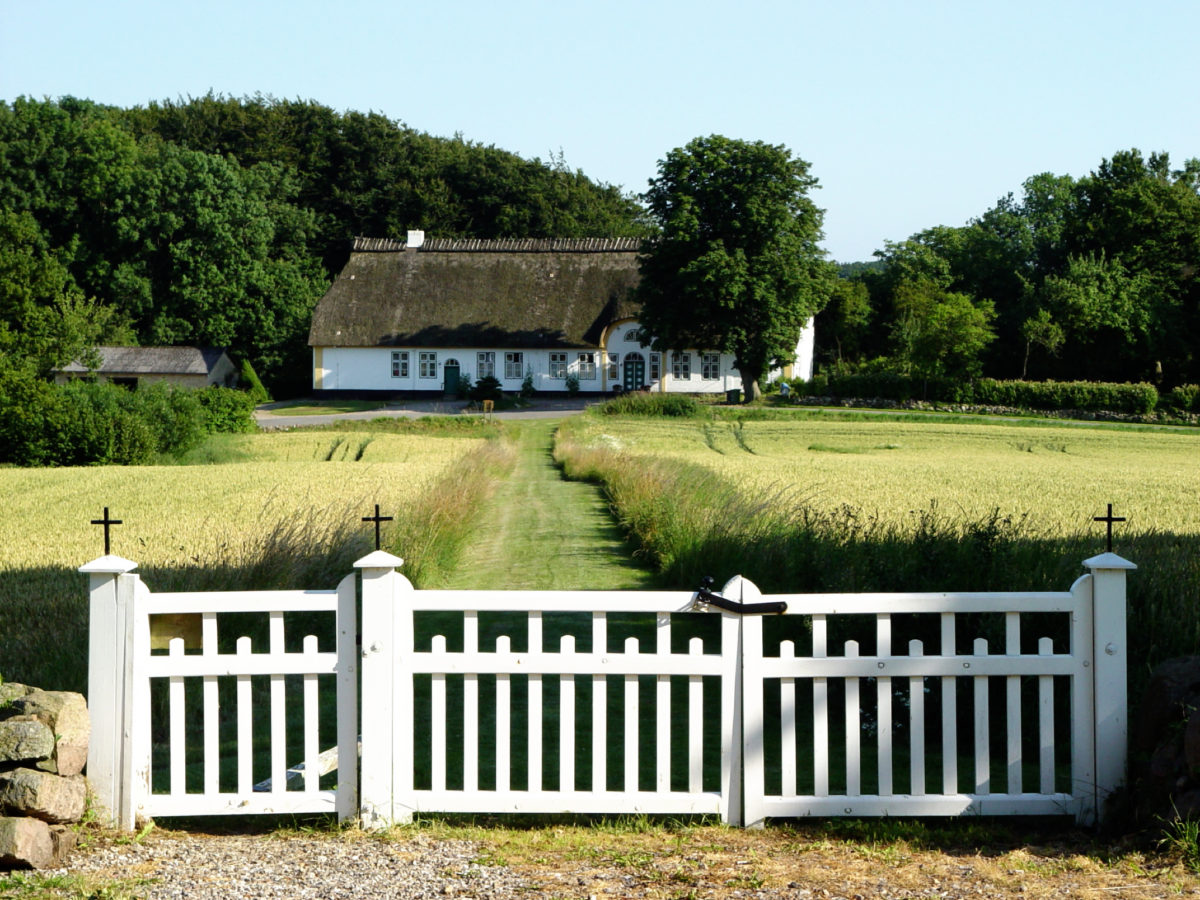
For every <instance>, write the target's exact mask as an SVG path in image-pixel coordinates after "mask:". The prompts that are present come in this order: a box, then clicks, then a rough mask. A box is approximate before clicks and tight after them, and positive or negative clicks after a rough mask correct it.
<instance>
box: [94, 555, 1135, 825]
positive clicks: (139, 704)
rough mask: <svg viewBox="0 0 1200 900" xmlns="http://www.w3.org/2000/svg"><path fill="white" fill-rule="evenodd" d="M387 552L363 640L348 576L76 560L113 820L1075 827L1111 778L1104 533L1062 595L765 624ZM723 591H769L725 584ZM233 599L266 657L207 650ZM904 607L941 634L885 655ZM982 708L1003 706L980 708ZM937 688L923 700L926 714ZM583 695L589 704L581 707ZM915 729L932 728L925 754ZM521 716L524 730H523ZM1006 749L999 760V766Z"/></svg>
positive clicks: (991, 596) (364, 580)
mask: <svg viewBox="0 0 1200 900" xmlns="http://www.w3.org/2000/svg"><path fill="white" fill-rule="evenodd" d="M400 564H401V561H400V560H399V559H398V558H397V557H394V556H392V555H390V554H387V553H384V552H380V551H376V552H375V553H372V554H370V555H368V556H367V557H365V558H363V559H361V560H359V561H358V563H356V564H355V565H356V567H357V568H358V569H359V570H361V610H362V618H361V634H362V646H361V650H360V649H359V647H358V646H356V642H355V601H356V591H355V579H354V577H353V576H350V577H347V578H346V579H344V580H343V581H342V583H341V584H340V585H339V587H338V588H337V589H336V590H335V591H290V592H235V593H225V594H215V595H214V594H154V595H151V594H150V592H149V591H148V590H147V589H146V587H145V585H143V584H142V583H141V581H140V579H139V578H138V577H137V576H136V575H133V574H131V570H132V569H133V568H134V564H133V563H131V562H129V561H128V560H122V559H120V558H119V557H112V556H106V557H103V558H101V559H99V560H96V561H95V562H93V563H90V564H88V565H87V566H84V567H83V569H82V570H81V571H84V572H88V573H89V574H90V575H91V623H92V624H91V637H90V647H89V652H90V662H89V704H90V709H91V713H92V719H93V723H94V724H93V737H92V747H91V752H90V754H89V763H88V771H89V775H90V777H91V779H92V783H93V785H94V786H95V788H96V790H97V794H98V798H99V801H100V803H101V805H102V806H104V807H105V808H107V809H109V810H110V811H111V813H112V816H113V820H114V822H115V823H116V824H119V825H121V826H122V827H126V828H130V827H133V823H134V822H135V821H136V820H137V819H138V818H140V817H146V816H154V815H159V816H167V815H185V814H186V815H200V814H204V815H210V814H214V813H256V812H309V811H313V812H319V811H327V812H336V813H337V814H338V815H339V817H342V818H348V817H352V816H354V815H355V814H357V815H359V816H360V818H361V820H362V821H363V823H364V824H366V825H369V826H377V825H385V824H388V823H393V822H404V821H408V820H410V819H411V818H412V816H413V815H414V814H415V813H419V812H478V813H538V814H547V813H559V812H572V813H601V814H604V813H608V814H628V813H647V814H675V815H680V814H711V815H718V816H720V817H721V818H722V819H723V820H724V821H727V822H730V823H734V824H755V823H757V822H761V821H762V820H763V819H765V818H768V817H781V816H786V817H794V816H817V815H819V816H833V815H854V816H873V815H888V816H897V815H922V816H925V815H961V814H964V813H977V814H1069V815H1074V816H1075V817H1076V818H1078V819H1079V820H1081V821H1092V820H1094V819H1095V818H1096V817H1097V816H1101V815H1103V801H1104V799H1105V797H1106V796H1107V795H1108V793H1110V792H1111V791H1112V790H1115V789H1116V788H1117V787H1118V786H1119V785H1120V784H1121V782H1122V781H1123V780H1124V774H1125V748H1126V743H1127V733H1126V732H1127V724H1126V715H1127V713H1126V687H1125V684H1126V655H1125V576H1126V572H1127V571H1128V570H1130V569H1133V568H1134V566H1133V564H1132V563H1128V562H1126V561H1125V560H1123V559H1121V558H1120V557H1117V556H1114V555H1113V554H1111V553H1108V554H1104V555H1102V556H1099V557H1096V558H1094V559H1089V560H1087V561H1085V563H1084V565H1085V566H1086V567H1087V568H1088V570H1089V574H1086V575H1084V576H1082V577H1081V578H1079V579H1078V580H1077V581H1076V582H1075V584H1074V585H1073V586H1072V587H1071V589H1070V590H1069V591H1064V592H1038V593H995V592H990V593H989V592H981V593H936V594H934V593H930V594H857V595H845V594H828V595H776V596H774V597H772V598H770V599H772V600H782V601H784V602H786V604H787V612H786V613H785V614H784V615H782V616H778V617H776V616H772V617H761V616H740V615H739V614H737V613H734V612H727V611H717V610H713V609H710V608H706V607H703V606H702V607H700V609H701V610H702V611H701V612H697V606H696V604H695V600H696V595H694V594H691V593H686V592H638V591H624V592H603V591H417V590H414V589H413V587H412V585H411V584H410V583H409V582H408V580H407V579H405V578H404V577H403V576H402V575H401V574H400V573H399V572H397V571H396V569H397V567H398V566H399V565H400ZM724 595H725V596H726V597H727V598H732V599H735V600H741V601H745V602H755V601H757V600H759V599H760V595H759V592H758V590H757V588H755V586H754V585H753V584H751V583H750V582H748V581H745V580H743V579H741V578H735V579H733V580H732V581H731V582H730V583H728V584H727V585H726V586H725V588H724ZM318 610H321V611H333V612H335V613H336V623H337V624H336V629H337V636H336V652H318V649H317V643H316V639H315V638H311V637H310V638H307V639H306V640H305V642H304V646H303V648H302V649H301V651H300V652H292V653H287V652H284V650H285V648H284V643H285V641H284V633H283V622H284V619H283V616H284V613H285V612H288V611H318ZM250 611H257V612H259V613H262V614H265V615H267V616H268V617H269V621H270V627H269V630H268V633H269V646H268V647H267V648H266V649H267V651H268V652H253V651H254V649H255V648H252V647H250V646H249V643H248V640H247V639H243V640H241V641H239V642H238V644H237V648H236V651H235V652H233V653H220V652H218V644H217V640H216V638H217V633H216V628H217V617H218V616H219V615H221V614H224V613H229V612H250ZM563 612H570V613H575V614H577V615H578V614H581V613H582V614H585V615H586V617H587V620H588V621H589V625H588V626H587V627H585V628H584V629H583V632H582V634H581V635H580V636H579V637H575V636H572V635H571V634H566V635H564V636H563V637H562V638H561V639H560V640H559V641H558V643H557V645H556V646H550V645H549V641H548V640H547V637H546V631H545V627H544V626H545V622H546V617H547V616H549V615H553V614H558V613H563ZM177 613H183V614H188V613H199V614H200V616H201V621H202V628H201V632H202V635H201V636H202V642H201V651H200V652H199V653H198V654H190V653H189V654H185V653H184V648H183V647H182V645H181V644H180V643H179V642H174V643H173V644H172V645H171V647H170V650H169V652H168V653H167V654H166V655H155V654H152V653H151V652H150V649H149V646H150V638H149V636H150V626H149V621H150V620H149V617H150V616H151V615H152V614H153V615H163V614H177ZM432 613H438V614H440V616H441V617H440V619H439V622H442V623H443V624H445V623H449V624H448V625H447V627H445V628H443V629H442V630H443V631H444V632H445V633H432V634H426V635H425V636H424V637H422V638H421V641H422V643H420V644H418V631H419V630H420V629H419V628H418V623H419V622H420V621H422V619H421V617H423V616H425V617H428V616H429V615H430V614H432ZM495 613H505V614H507V616H508V617H509V625H508V626H506V627H507V628H508V630H509V631H510V632H511V631H512V625H511V623H512V621H514V617H515V620H516V621H518V622H519V623H520V624H519V627H518V628H517V630H516V632H514V633H510V634H508V635H502V636H500V637H499V638H497V639H495V640H494V641H492V642H491V643H490V645H489V646H485V643H487V642H485V641H483V640H482V639H481V628H480V621H481V617H488V616H491V615H492V614H495ZM626 613H639V614H643V615H645V616H649V615H653V617H654V628H653V632H654V638H653V640H652V641H651V645H650V646H641V645H639V643H638V641H637V640H636V639H633V638H629V639H627V640H625V641H624V643H623V645H619V646H618V645H616V644H614V642H613V640H611V639H610V630H611V629H610V625H611V618H612V617H613V616H614V615H623V614H626ZM696 615H703V616H716V617H719V620H718V621H719V628H716V629H710V630H711V631H714V632H715V636H712V635H710V638H709V639H708V640H706V641H701V640H700V639H699V638H692V639H691V640H690V641H689V642H687V643H686V645H685V644H684V642H683V640H682V638H681V639H679V640H673V638H672V635H673V633H674V629H675V628H676V627H682V626H683V625H684V624H685V623H686V622H687V621H688V620H689V619H691V620H693V622H694V618H695V616H696ZM844 616H856V617H863V616H866V617H869V619H870V620H872V621H873V623H874V624H873V628H872V630H873V632H874V633H873V642H872V641H868V643H867V648H868V650H869V651H870V652H863V651H862V650H861V648H860V647H859V644H858V643H857V642H856V641H853V640H849V641H846V642H845V643H844V644H843V645H842V646H840V647H830V634H831V633H832V634H837V633H838V627H837V623H838V620H839V618H840V617H844ZM913 616H918V617H924V618H925V620H926V621H933V622H935V623H936V628H935V629H934V630H935V631H936V632H937V633H938V635H939V640H938V641H937V646H936V647H934V646H926V644H925V643H924V642H923V641H922V640H911V641H909V642H907V645H906V646H905V647H904V648H903V650H904V651H906V652H897V651H896V648H894V647H893V643H894V642H893V626H894V624H895V623H902V622H910V621H912V617H913ZM987 616H990V617H992V618H993V619H994V620H996V621H998V622H1000V623H1002V625H1001V627H1000V629H999V631H1000V632H1001V633H1002V634H1003V645H1004V646H1003V650H1002V652H995V650H996V649H997V648H992V647H990V646H989V645H988V643H987V641H986V639H984V638H983V637H982V636H979V635H971V636H970V637H968V638H967V640H969V641H970V643H969V650H968V649H967V646H968V645H966V644H963V646H961V647H960V642H961V640H962V638H963V637H964V636H965V635H964V634H963V632H965V631H967V630H968V629H969V627H970V626H969V623H974V622H976V621H977V620H978V619H979V618H980V617H987ZM1047 617H1059V620H1060V623H1065V624H1061V625H1060V627H1058V628H1057V634H1058V638H1059V641H1058V645H1056V644H1055V643H1053V642H1052V641H1051V640H1050V638H1049V637H1048V636H1046V635H1044V634H1041V633H1040V632H1039V629H1041V628H1042V627H1044V623H1045V622H1046V621H1047ZM789 621H795V622H797V623H798V624H799V625H801V626H803V627H801V628H800V629H799V630H797V629H795V628H793V629H792V632H793V633H799V634H803V635H805V641H806V642H807V643H808V644H809V645H810V646H807V647H806V648H798V647H797V644H796V641H795V640H794V639H783V640H781V639H779V637H778V634H776V636H775V637H774V638H772V637H771V636H770V634H769V632H770V630H771V628H775V627H776V626H783V625H787V623H788V622H789ZM785 630H786V629H785ZM926 630H927V631H928V630H929V629H926ZM425 631H428V628H426V629H425ZM993 633H996V632H995V629H993ZM1064 635H1066V637H1065V638H1064ZM1023 638H1024V639H1023ZM577 643H581V644H583V645H586V646H582V647H577V646H576V644H577ZM872 643H873V647H872V646H871V644H872ZM514 646H515V647H517V648H519V649H514ZM452 648H453V649H452ZM360 669H361V671H360ZM289 675H299V676H301V677H302V678H303V681H304V690H303V702H302V703H301V704H300V705H301V706H302V707H303V709H302V715H303V719H304V729H303V730H304V734H305V740H304V746H303V750H302V755H303V760H304V765H303V771H304V773H305V774H304V776H303V779H302V782H301V783H302V789H301V790H289V789H288V779H287V777H286V775H287V772H288V769H289V762H293V763H294V762H295V760H294V759H292V760H289V758H288V756H287V753H288V752H289V750H288V749H287V745H286V742H285V740H284V737H285V734H284V733H285V721H286V716H290V715H292V714H293V713H292V712H285V696H284V679H285V677H287V676H289ZM323 675H324V676H326V677H327V676H329V675H333V676H335V679H336V685H337V687H336V693H337V709H338V714H337V715H338V724H337V740H338V749H337V762H338V772H339V775H338V779H337V788H336V790H332V791H329V790H327V791H321V790H320V789H319V785H318V783H317V779H318V775H317V772H318V771H320V769H319V766H318V759H319V756H320V754H319V751H320V747H319V746H318V744H317V735H318V722H317V719H318V713H317V711H318V707H319V706H320V705H321V704H319V703H318V701H317V695H316V690H317V682H318V679H319V678H320V677H321V676H323ZM254 676H267V677H268V679H269V681H270V694H269V697H270V699H269V702H268V703H267V704H266V710H264V712H266V713H267V714H268V715H269V716H270V721H271V724H270V728H269V731H270V748H271V750H270V753H271V764H270V775H271V790H270V791H269V792H262V791H256V790H254V786H253V784H252V781H253V779H252V778H251V764H250V749H249V748H250V744H251V741H250V736H251V731H252V717H253V716H254V715H255V713H257V712H258V710H255V709H253V708H252V700H251V692H250V679H251V678H252V677H254ZM360 676H361V687H360V686H359V684H358V681H359V677H360ZM221 678H232V679H235V680H236V684H237V688H236V719H237V726H236V738H237V739H236V742H235V743H236V747H237V749H236V753H237V761H236V770H237V788H236V790H232V791H231V790H224V791H222V790H221V783H220V781H221V779H220V777H219V768H218V767H219V761H218V756H219V752H218V751H219V749H220V747H219V731H218V728H217V722H218V720H219V718H220V716H219V710H218V689H217V683H218V679H221ZM186 679H197V680H198V681H199V683H200V685H201V688H200V692H201V694H200V709H199V716H200V719H199V726H200V730H201V732H202V734H203V741H202V743H203V747H202V750H201V751H200V752H199V754H198V755H199V757H200V758H201V759H202V760H203V764H202V769H203V777H202V778H201V779H194V780H198V781H200V782H202V783H200V784H189V782H188V779H187V776H186V768H185V767H186V763H187V762H188V761H190V760H191V759H192V758H193V757H194V756H196V755H197V751H195V750H194V749H193V750H188V749H187V748H185V747H184V744H185V737H186V734H185V733H186V731H187V728H186V724H187V720H188V719H189V718H190V717H191V716H192V715H193V714H194V713H193V711H192V710H189V709H187V708H186V707H185V693H186V692H185V688H184V685H185V681H186ZM156 681H161V682H164V683H165V684H166V685H167V689H166V693H167V698H168V699H167V709H168V713H167V715H168V718H169V728H168V732H169V763H168V770H169V771H168V773H167V776H168V777H167V780H168V782H169V789H168V790H167V791H166V792H162V793H156V792H154V791H152V790H151V781H152V779H151V761H152V760H151V748H150V727H151V718H150V707H151V704H150V692H151V688H150V685H151V683H152V682H156ZM960 683H961V684H962V685H964V689H963V690H960ZM359 690H361V706H362V711H363V714H362V717H361V719H362V721H361V732H359V730H358V714H357V706H358V699H359V696H360V694H359V693H358V692H359ZM554 694H557V702H556V703H553V704H551V703H550V702H548V700H547V696H548V695H551V696H552V695H554ZM839 697H840V698H841V703H840V704H838V706H839V707H840V708H836V709H835V708H833V707H834V704H835V701H836V700H837V698H839ZM897 698H898V699H897ZM996 702H1001V703H1002V705H1003V709H1002V712H1003V714H1002V715H1001V714H1000V710H998V711H997V715H995V716H993V715H991V714H990V713H991V705H992V704H993V703H996ZM933 704H936V706H937V707H938V709H939V710H940V712H937V713H935V714H934V715H933V717H932V719H931V718H930V716H929V715H928V714H927V710H928V709H929V708H930V706H931V705H933ZM589 705H590V708H591V715H590V719H587V717H585V716H584V715H581V714H580V713H581V712H582V710H584V709H586V708H587V707H588V706H589ZM768 706H770V708H771V710H772V713H773V715H772V717H771V718H770V721H768V716H767V709H768ZM776 709H777V710H778V713H777V718H776V716H775V714H774V711H775V710H776ZM1063 717H1068V718H1069V723H1068V724H1067V725H1066V726H1064V725H1063V724H1062V723H1061V719H1062V718H1063ZM971 719H973V722H972V723H971V727H969V728H968V727H966V726H967V725H968V722H970V720H971ZM1035 720H1036V725H1034V724H1033V723H1034V721H1035ZM614 722H616V723H619V724H617V725H615V727H614V725H613V723H614ZM714 722H716V723H718V724H716V725H714V724H713V723H714ZM706 723H707V724H706ZM1001 723H1002V724H1001ZM927 724H928V725H929V732H930V734H936V735H940V738H939V740H938V741H937V742H936V743H937V744H938V746H926V738H925V735H926V725H927ZM768 726H769V727H768ZM993 727H997V728H1001V727H1002V728H1003V732H1004V733H1003V736H1002V739H1001V740H999V741H993V739H992V737H993V736H992V734H991V730H992V728H993ZM520 730H524V732H525V734H526V738H525V740H524V742H522V743H521V745H520V746H516V744H517V743H518V742H516V741H514V735H516V734H517V733H518V732H519V731H520ZM768 732H769V733H770V735H771V740H770V741H768V740H767V738H768ZM905 732H907V734H905ZM359 733H361V759H358V758H357V751H358V747H359V740H358V734H359ZM1064 735H1066V737H1065V739H1064ZM1000 737H1001V736H1000V735H997V738H1000ZM714 741H715V742H717V743H719V747H716V748H714V747H712V744H713V742H714ZM618 742H619V743H618ZM227 743H228V741H227ZM1000 746H1002V747H1003V748H1004V749H1003V752H1002V754H1000V753H998V754H997V755H998V756H1001V757H1002V758H997V759H993V753H994V749H993V748H996V747H1000ZM706 747H707V749H706ZM189 754H191V755H189ZM714 760H717V761H718V762H719V766H718V767H717V768H718V769H719V775H715V774H710V775H709V776H708V780H706V775H705V762H706V761H708V762H709V763H710V764H711V763H712V762H713V761H714ZM960 760H961V761H963V764H962V766H960ZM356 763H357V767H356ZM291 768H292V769H293V770H294V769H295V768H296V766H294V765H293V766H292V767H291ZM710 768H712V767H711V765H710ZM960 768H961V769H962V771H961V772H960ZM360 774H361V784H360V785H358V784H356V781H357V780H358V776H359V775H360ZM294 780H295V779H294ZM964 783H965V784H966V785H968V787H966V788H965V789H964V787H963V784H964ZM802 785H803V786H804V788H805V789H802ZM898 785H901V788H900V789H899V790H898V789H897V786H898ZM356 791H357V792H356Z"/></svg>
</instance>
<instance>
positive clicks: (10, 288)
mask: <svg viewBox="0 0 1200 900" xmlns="http://www.w3.org/2000/svg"><path fill="white" fill-rule="evenodd" d="M131 337H132V334H131V333H130V331H129V329H128V328H127V327H125V325H124V323H123V322H122V320H121V318H120V317H119V316H118V315H117V314H116V311H115V310H114V309H113V308H112V307H108V306H103V305H101V304H99V303H97V302H96V301H94V300H91V299H88V298H86V297H84V295H83V291H81V290H80V289H79V287H78V286H77V285H76V284H75V282H74V280H73V279H72V278H71V275H70V273H69V272H68V271H67V268H66V267H65V266H64V265H63V264H62V263H61V262H59V260H58V259H57V258H56V257H55V256H54V254H53V253H51V252H50V251H49V248H48V247H47V244H46V240H45V237H44V235H42V234H41V232H40V230H39V229H38V226H37V222H36V221H34V219H33V216H31V215H30V214H29V213H24V212H23V213H14V212H11V211H4V212H0V366H6V367H9V368H12V367H20V368H24V369H26V370H27V371H29V372H31V373H32V374H34V375H36V376H37V377H39V378H45V377H47V376H48V375H49V374H50V373H51V371H52V370H53V369H55V368H60V367H62V366H64V365H66V364H67V363H69V362H71V361H72V360H76V359H82V360H85V361H86V360H88V359H90V358H91V353H92V351H93V349H94V347H95V346H96V344H98V343H101V342H103V341H106V340H108V341H127V340H129V339H130V338H131Z"/></svg>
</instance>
